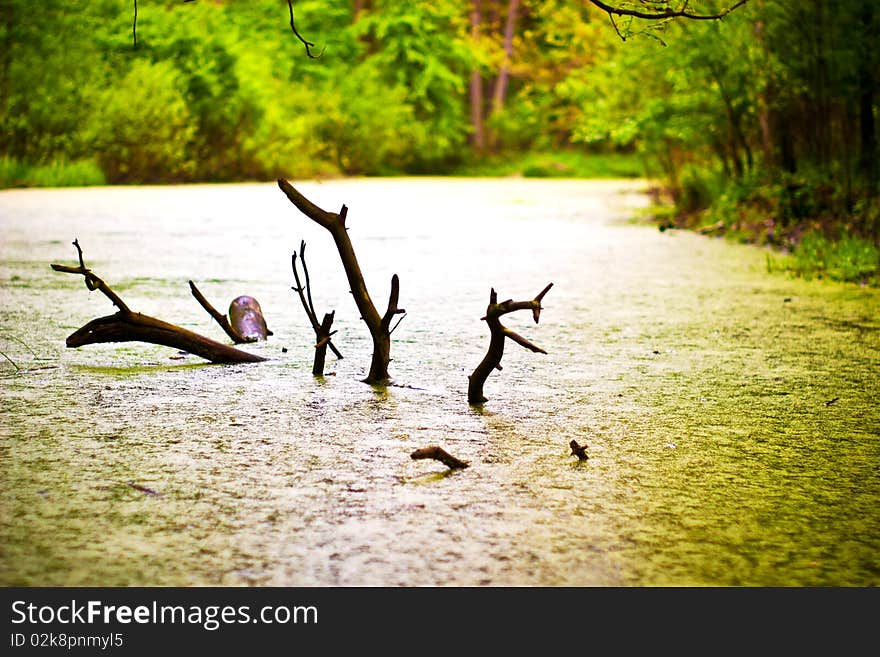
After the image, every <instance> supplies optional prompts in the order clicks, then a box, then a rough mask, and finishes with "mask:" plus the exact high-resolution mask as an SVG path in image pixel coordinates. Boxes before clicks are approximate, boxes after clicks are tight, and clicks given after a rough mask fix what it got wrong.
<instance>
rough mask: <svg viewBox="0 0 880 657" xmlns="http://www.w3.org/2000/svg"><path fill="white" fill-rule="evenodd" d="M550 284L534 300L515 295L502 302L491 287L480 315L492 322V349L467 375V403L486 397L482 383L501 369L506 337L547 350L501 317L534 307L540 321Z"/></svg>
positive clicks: (489, 323)
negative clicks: (526, 337)
mask: <svg viewBox="0 0 880 657" xmlns="http://www.w3.org/2000/svg"><path fill="white" fill-rule="evenodd" d="M551 287H553V283H549V284H548V285H547V287H545V288H544V289H543V290H541V292H540V293H539V294H538V296H536V297H535V298H534V299H532V300H531V301H514V300H513V299H508V300H507V301H502V302H501V303H498V294H497V293H496V292H495V289H494V288H492V290H491V292H490V293H489V306H488V307H487V308H486V315H485V317H482V318H481V319H482V320H484V321H485V322H486V323H487V324H488V325H489V332H490V338H489V350H488V351H487V352H486V355H485V356H484V357H483V360H482V361H480V364H479V365H477V368H476V369H475V370H474V372H473V374H471V375H470V376H469V377H468V403H470V404H482V403H483V402H485V401H487V399H486V398H485V397H484V396H483V384H485V383H486V379H487V378H489V374H491V373H492V370H499V371H501V369H502V368H501V357H502V356H503V355H504V342H505V338H510V339H511V340H513V341H514V342H516V343H517V344H518V345H520V346H522V347H525V348H526V349H528V350H530V351H533V352H535V353H539V354H546V353H547V352H546V351H544V350H543V349H541V348H540V347H538V346H536V345H534V344H532V343H531V342H529V341H528V340H526V339H525V338H524V337H522V336H521V335H519V334H518V333H515V332H513V331H511V330H510V329H509V328H507V327H505V326H503V325H502V324H501V317H502V316H503V315H506V314H507V313H512V312H515V311H517V310H531V311H532V317H533V318H534V320H535V324H537V323H538V320H539V319H540V317H541V300H542V299H543V298H544V295H545V294H547V292H548V291H549V290H550V288H551Z"/></svg>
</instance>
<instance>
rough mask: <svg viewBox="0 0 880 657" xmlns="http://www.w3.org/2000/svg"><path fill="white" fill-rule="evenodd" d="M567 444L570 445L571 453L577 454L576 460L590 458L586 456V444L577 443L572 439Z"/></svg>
mask: <svg viewBox="0 0 880 657" xmlns="http://www.w3.org/2000/svg"><path fill="white" fill-rule="evenodd" d="M568 446H569V447H571V455H572V456H577V457H578V461H588V460H589V459H590V457H589V456H587V445H578V441H576V440H572V441H571V442H570V443H568Z"/></svg>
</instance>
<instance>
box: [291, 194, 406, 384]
mask: <svg viewBox="0 0 880 657" xmlns="http://www.w3.org/2000/svg"><path fill="white" fill-rule="evenodd" d="M278 187H280V188H281V191H282V192H284V194H285V195H286V196H287V198H288V200H290V202H291V203H293V205H294V206H296V208H297V209H298V210H299V211H300V212H302V213H303V214H304V215H306V216H307V217H308V218H309V219H311V220H312V221H314V222H315V223H316V224H318V225H319V226H323V227H324V228H326V229H327V230H328V231H329V232H330V235H331V236H332V237H333V241H334V243H335V244H336V249H337V250H338V251H339V257H340V259H341V260H342V267H343V269H345V275H346V277H347V278H348V284H349V286H350V287H351V294H352V296H353V297H354V302H355V304H357V308H358V310H359V311H360V313H361V318H362V319H363V320H364V323H365V324H366V325H367V328H368V329H369V330H370V336H371V337H372V338H373V358H372V361H371V362H370V371H369V373H368V374H367V378H366V379H364V382H365V383H370V384H385V383H388V380H389V377H388V363H389V362H391V333H392V332H393V331H394V329H395V328H397V326H398V325H399V324H400V320H402V319H403V317H401V318H400V319H399V320H398V321H397V323H395V325H394V326H391V321H392V320H393V319H394V316H395V315H405V314H406V311H405V310H404V309H403V308H398V307H397V303H398V298H399V295H400V281H399V280H398V278H397V274H394V275H393V276H392V277H391V293H390V295H389V297H388V308H387V309H386V311H385V313H384V314H383V315H380V314H379V311H378V310H376V306H375V305H374V304H373V301H372V299H370V294H369V292H367V285H366V283H365V282H364V276H363V274H362V273H361V268H360V265H359V264H358V260H357V256H356V255H355V253H354V247H353V246H352V244H351V240H350V239H349V237H348V229H347V228H346V226H345V218H346V215H347V214H348V208H347V207H346V206H345V205H343V206H342V209H341V210H340V211H339V213H335V212H328V211H326V210H322V209H321V208H319V207H318V206H317V205H315V204H314V203H312V202H311V201H310V200H309V199H307V198H306V197H305V196H303V195H302V194H300V193H299V192H298V191H297V190H296V189H295V188H294V187H293V185H291V184H290V183H289V182H287V181H286V180H284V179H283V178H279V179H278Z"/></svg>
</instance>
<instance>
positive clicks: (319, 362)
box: [290, 240, 342, 376]
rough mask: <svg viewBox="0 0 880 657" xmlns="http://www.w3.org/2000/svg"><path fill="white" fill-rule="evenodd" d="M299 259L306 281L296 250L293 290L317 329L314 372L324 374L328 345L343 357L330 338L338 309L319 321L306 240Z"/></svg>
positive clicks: (293, 258)
mask: <svg viewBox="0 0 880 657" xmlns="http://www.w3.org/2000/svg"><path fill="white" fill-rule="evenodd" d="M299 260H300V262H302V268H303V277H304V278H305V281H306V283H305V285H303V284H302V283H301V282H300V278H299V271H298V268H297V266H296V253H295V252H294V254H293V255H292V256H291V259H290V263H291V267H292V268H293V278H294V280H295V281H296V286H295V287H294V288H293V290H294V291H295V292H296V293H297V294H298V295H299V300H300V301H301V302H302V306H303V310H305V311H306V317H308V318H309V323H310V324H311V325H312V329H313V330H314V331H315V360H314V364H313V365H312V374H314V375H315V376H323V375H324V361H325V360H326V357H327V347H329V348H330V349H331V350H332V351H333V353H334V354H336V357H337V358H342V354H341V353H339V350H338V349H337V348H336V347H335V346H334V345H333V342H332V341H331V340H330V338H331V336H332V335H333V334H334V333H336V331H331V330H330V327H331V326H332V325H333V317H334V315H335V314H336V311H335V310H334V311H332V312H329V313H326V314H325V315H324V319H323V320H322V321H321V322H318V315H317V313H316V312H315V304H314V302H313V301H312V283H311V280H310V278H309V268H308V266H307V265H306V243H305V241H304V240H303V241H300V243H299Z"/></svg>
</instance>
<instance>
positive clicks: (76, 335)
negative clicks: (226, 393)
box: [52, 240, 266, 363]
mask: <svg viewBox="0 0 880 657" xmlns="http://www.w3.org/2000/svg"><path fill="white" fill-rule="evenodd" d="M73 245H74V246H75V247H76V251H77V255H78V257H79V266H77V267H70V266H67V265H56V264H53V265H52V269H54V270H55V271H60V272H64V273H67V274H80V275H81V276H83V277H84V278H85V282H86V287H87V288H88V289H89V290H100V291H101V293H102V294H104V296H106V297H107V298H108V299H110V301H111V302H112V303H113V305H114V306H116V307H117V308H118V309H119V312H117V313H116V314H115V315H108V316H106V317H99V318H97V319H93V320H92V321H90V322H89V323H88V324H86V325H85V326H83V327H82V328H80V329H77V330H76V331H74V332H73V333H71V334H70V335H69V336H68V338H67V341H66V344H67V346H68V347H71V348H73V347H82V346H84V345H87V344H97V343H100V342H149V343H151V344H160V345H163V346H166V347H173V348H175V349H180V350H182V351H186V352H188V353H191V354H195V355H196V356H200V357H201V358H204V359H205V360H209V361H211V362H212V363H256V362H260V361H264V360H266V359H265V358H263V357H262V356H257V355H256V354H249V353H248V352H246V351H241V350H239V349H236V348H234V347H230V346H229V345H225V344H222V343H220V342H215V341H214V340H211V339H210V338H206V337H204V336H203V335H199V334H198V333H193V332H192V331H188V330H187V329H185V328H182V327H180V326H175V325H174V324H169V323H168V322H163V321H162V320H160V319H156V318H155V317H150V316H149V315H143V314H141V313H135V312H132V311H131V310H129V308H128V306H127V305H125V302H123V301H122V299H121V298H120V297H119V296H118V295H117V294H116V293H115V292H114V291H113V290H112V289H110V286H109V285H107V284H106V283H105V282H104V281H103V280H102V279H100V278H99V277H98V276H96V275H95V273H94V272H92V270H91V269H88V268H87V267H86V266H85V263H84V262H83V254H82V249H81V248H80V245H79V241H78V240H74V241H73Z"/></svg>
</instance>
